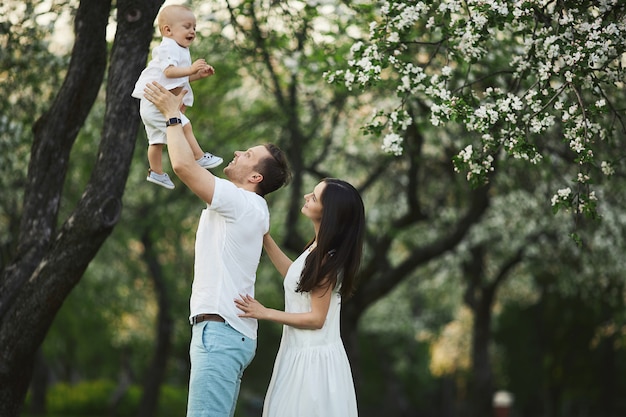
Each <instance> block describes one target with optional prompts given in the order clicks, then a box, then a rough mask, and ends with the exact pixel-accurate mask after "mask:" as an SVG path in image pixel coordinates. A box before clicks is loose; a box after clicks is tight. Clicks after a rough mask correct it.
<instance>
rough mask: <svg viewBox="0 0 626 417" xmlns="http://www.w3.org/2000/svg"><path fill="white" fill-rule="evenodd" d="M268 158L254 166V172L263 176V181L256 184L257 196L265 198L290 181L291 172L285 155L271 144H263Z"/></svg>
mask: <svg viewBox="0 0 626 417" xmlns="http://www.w3.org/2000/svg"><path fill="white" fill-rule="evenodd" d="M265 149H267V150H268V151H269V153H270V155H271V156H270V157H268V158H263V159H262V160H261V161H259V163H258V164H257V166H256V170H257V171H258V172H259V173H260V174H261V175H263V181H261V182H260V183H258V184H257V194H259V195H260V196H265V195H266V194H269V193H271V192H273V191H276V190H278V189H279V188H280V187H282V186H283V185H286V184H288V183H289V181H291V170H290V169H289V164H288V163H287V157H286V156H285V153H284V152H283V151H282V150H281V149H280V148H279V147H278V146H276V145H274V144H273V143H267V144H265Z"/></svg>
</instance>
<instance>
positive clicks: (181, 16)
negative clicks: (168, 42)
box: [167, 11, 196, 48]
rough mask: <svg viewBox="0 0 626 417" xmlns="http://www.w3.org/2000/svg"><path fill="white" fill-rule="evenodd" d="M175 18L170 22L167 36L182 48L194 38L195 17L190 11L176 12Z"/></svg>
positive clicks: (186, 46) (187, 46) (187, 45)
mask: <svg viewBox="0 0 626 417" xmlns="http://www.w3.org/2000/svg"><path fill="white" fill-rule="evenodd" d="M176 17H177V18H176V19H175V20H174V21H173V22H172V23H171V25H170V30H169V33H168V34H167V37H169V38H172V39H174V40H175V41H176V43H178V44H179V45H180V46H182V47H183V48H189V45H191V43H192V42H193V40H194V39H196V17H195V16H194V14H193V13H192V12H190V11H185V12H181V13H178V15H177V16H176Z"/></svg>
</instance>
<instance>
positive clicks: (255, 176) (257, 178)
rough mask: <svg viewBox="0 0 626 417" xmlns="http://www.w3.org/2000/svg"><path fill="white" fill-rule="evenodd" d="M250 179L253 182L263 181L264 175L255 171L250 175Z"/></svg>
mask: <svg viewBox="0 0 626 417" xmlns="http://www.w3.org/2000/svg"><path fill="white" fill-rule="evenodd" d="M248 181H250V182H251V183H253V184H259V183H260V182H261V181H263V175H262V174H259V173H258V172H255V173H254V174H252V175H250V177H249V178H248Z"/></svg>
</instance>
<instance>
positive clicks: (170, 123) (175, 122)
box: [165, 117, 183, 127]
mask: <svg viewBox="0 0 626 417" xmlns="http://www.w3.org/2000/svg"><path fill="white" fill-rule="evenodd" d="M182 122H183V121H182V120H180V118H178V117H172V118H171V119H168V120H167V121H166V122H165V126H167V127H169V126H174V125H179V124H181V123H182Z"/></svg>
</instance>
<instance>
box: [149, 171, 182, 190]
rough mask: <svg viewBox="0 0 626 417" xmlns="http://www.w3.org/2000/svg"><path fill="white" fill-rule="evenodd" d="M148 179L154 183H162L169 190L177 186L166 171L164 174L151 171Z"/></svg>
mask: <svg viewBox="0 0 626 417" xmlns="http://www.w3.org/2000/svg"><path fill="white" fill-rule="evenodd" d="M146 180H148V181H150V182H152V183H154V184H157V185H160V186H161V187H165V188H167V189H168V190H173V189H174V187H175V186H174V183H173V182H172V180H170V177H169V175H167V174H166V173H165V172H164V173H162V174H157V173H156V172H154V171H150V175H148V177H147V178H146Z"/></svg>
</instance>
